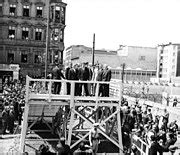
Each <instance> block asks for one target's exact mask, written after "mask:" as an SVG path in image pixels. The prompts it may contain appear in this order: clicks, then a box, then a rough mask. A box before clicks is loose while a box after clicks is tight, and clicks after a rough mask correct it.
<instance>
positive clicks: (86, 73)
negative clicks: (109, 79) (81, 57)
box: [79, 63, 90, 96]
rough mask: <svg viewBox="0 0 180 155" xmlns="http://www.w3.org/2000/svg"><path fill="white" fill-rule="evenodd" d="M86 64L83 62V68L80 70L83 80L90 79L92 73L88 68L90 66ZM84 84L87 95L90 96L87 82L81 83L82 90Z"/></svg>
mask: <svg viewBox="0 0 180 155" xmlns="http://www.w3.org/2000/svg"><path fill="white" fill-rule="evenodd" d="M86 65H87V64H86V63H83V64H82V67H81V69H80V70H79V79H80V80H81V81H88V80H89V75H90V74H89V69H88V67H87V66H86ZM83 86H84V91H85V95H86V96H89V91H88V85H87V83H81V86H80V92H82V87H83Z"/></svg>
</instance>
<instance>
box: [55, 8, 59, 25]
mask: <svg viewBox="0 0 180 155" xmlns="http://www.w3.org/2000/svg"><path fill="white" fill-rule="evenodd" d="M55 22H60V6H56V9H55Z"/></svg>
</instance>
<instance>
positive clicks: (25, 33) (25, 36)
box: [22, 27, 29, 40]
mask: <svg viewBox="0 0 180 155" xmlns="http://www.w3.org/2000/svg"><path fill="white" fill-rule="evenodd" d="M28 36H29V28H27V27H23V29H22V39H24V40H28V39H29V38H28Z"/></svg>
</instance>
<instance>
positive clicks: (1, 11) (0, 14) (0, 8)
mask: <svg viewBox="0 0 180 155" xmlns="http://www.w3.org/2000/svg"><path fill="white" fill-rule="evenodd" d="M2 15H3V7H2V4H1V3H0V16H2Z"/></svg>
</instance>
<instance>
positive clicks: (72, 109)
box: [68, 82, 75, 146]
mask: <svg viewBox="0 0 180 155" xmlns="http://www.w3.org/2000/svg"><path fill="white" fill-rule="evenodd" d="M74 92H75V82H72V83H71V99H70V109H71V118H70V124H69V132H68V145H69V146H71V136H72V129H73V124H74V111H75V110H74V109H75V105H74Z"/></svg>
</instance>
